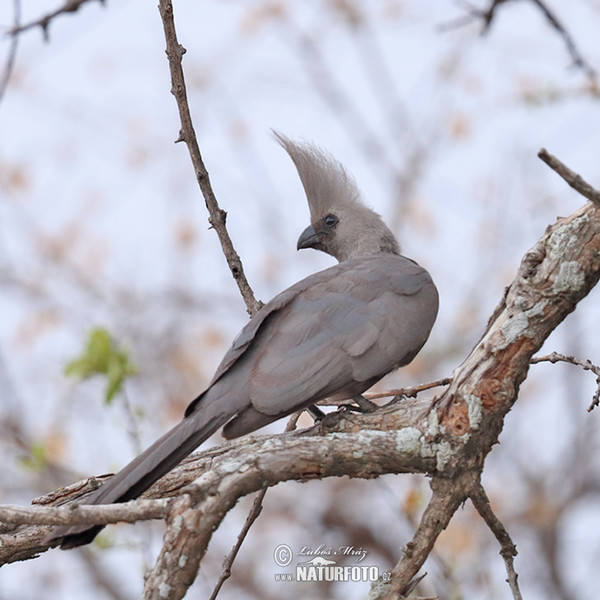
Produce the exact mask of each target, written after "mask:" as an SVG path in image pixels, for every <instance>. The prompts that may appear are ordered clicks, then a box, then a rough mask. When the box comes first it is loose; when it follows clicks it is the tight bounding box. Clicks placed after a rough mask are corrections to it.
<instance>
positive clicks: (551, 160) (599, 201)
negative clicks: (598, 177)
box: [538, 148, 600, 207]
mask: <svg viewBox="0 0 600 600" xmlns="http://www.w3.org/2000/svg"><path fill="white" fill-rule="evenodd" d="M538 157H539V158H541V159H542V160H543V161H544V162H545V163H546V164H547V165H548V166H549V167H550V168H551V169H552V170H553V171H556V172H557V173H558V174H559V175H560V176H561V177H562V178H563V179H564V180H565V181H566V182H567V183H568V184H569V185H570V186H571V187H572V188H573V189H574V190H576V191H578V192H579V193H580V194H581V195H582V196H583V197H584V198H587V199H588V200H589V201H590V202H593V203H594V204H595V205H596V206H598V207H600V192H599V191H598V190H597V189H595V188H593V187H592V186H591V185H590V184H589V183H588V182H587V181H585V179H583V177H582V176H581V175H579V174H577V173H575V171H571V169H569V167H567V165H565V164H564V163H563V162H561V161H560V160H558V158H556V156H554V155H553V154H550V153H549V152H548V151H547V150H546V148H542V149H541V150H540V151H539V152H538Z"/></svg>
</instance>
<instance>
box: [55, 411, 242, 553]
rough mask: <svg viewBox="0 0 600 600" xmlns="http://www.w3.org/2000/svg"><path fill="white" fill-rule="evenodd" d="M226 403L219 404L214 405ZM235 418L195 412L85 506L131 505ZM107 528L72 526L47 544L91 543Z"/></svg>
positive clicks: (72, 545)
mask: <svg viewBox="0 0 600 600" xmlns="http://www.w3.org/2000/svg"><path fill="white" fill-rule="evenodd" d="M219 404H220V405H221V406H223V404H221V403H219V402H216V403H213V404H212V406H213V407H215V405H219ZM231 417H232V415H231V413H230V412H228V411H221V412H219V413H218V414H216V415H215V414H214V411H211V410H210V409H209V410H206V409H205V408H204V407H203V410H201V411H195V412H193V413H192V414H190V415H189V416H187V417H185V418H184V419H183V420H181V421H180V422H179V423H178V424H177V425H175V427H173V429H171V430H170V431H168V432H167V433H165V435H163V436H162V437H161V438H159V439H158V440H157V441H156V442H154V444H152V445H151V446H150V447H149V448H147V449H146V450H145V451H144V452H142V453H141V454H140V455H139V456H137V457H136V458H134V459H133V460H132V461H131V462H130V463H129V464H128V465H126V466H125V467H123V469H121V470H120V471H119V472H118V473H117V474H116V475H114V476H113V477H112V478H111V479H109V480H108V481H107V482H106V483H104V484H103V485H102V486H101V487H100V488H98V489H97V490H96V491H95V492H93V493H92V494H91V495H90V496H89V497H87V498H85V499H84V500H83V501H82V504H112V503H116V502H127V501H128V500H132V499H134V498H137V497H138V496H139V495H140V494H142V493H143V492H145V491H146V490H147V489H148V488H149V487H150V486H151V485H152V484H153V483H154V482H155V481H158V480H159V479H160V478H161V477H162V476H163V475H165V474H166V473H168V472H169V471H170V470H171V469H172V468H173V467H175V466H176V465H177V464H178V463H179V462H181V461H182V460H183V459H184V458H185V457H186V456H187V455H188V454H190V453H191V452H193V451H194V450H195V449H196V448H197V447H198V446H199V445H200V444H201V443H202V442H204V441H205V440H206V439H208V438H209V437H210V436H211V435H212V434H213V433H214V432H215V431H216V430H217V429H219V427H221V426H222V425H223V424H224V423H225V422H227V421H228V420H229V419H230V418H231ZM103 528H104V525H72V526H68V525H65V526H60V527H56V528H55V529H53V530H52V531H51V532H50V534H49V535H48V536H47V537H46V539H45V540H44V542H45V543H46V544H48V545H49V546H58V545H60V547H61V548H62V549H63V550H64V549H68V548H75V547H77V546H82V545H84V544H88V543H89V542H91V541H92V540H93V539H94V538H95V537H96V535H97V534H98V532H100V531H101V530H102V529H103Z"/></svg>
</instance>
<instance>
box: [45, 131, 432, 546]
mask: <svg viewBox="0 0 600 600" xmlns="http://www.w3.org/2000/svg"><path fill="white" fill-rule="evenodd" d="M275 135H276V136H277V139H278V140H279V142H280V143H281V145H282V146H283V147H284V148H285V150H286V151H287V153H288V154H289V155H290V157H291V158H292V160H293V162H294V164H295V165H296V169H297V170H298V174H299V176H300V179H301V181H302V185H303V186H304V190H305V192H306V197H307V199H308V206H309V209H310V223H311V224H310V226H309V227H307V228H306V229H305V230H304V231H303V232H302V234H301V235H300V238H299V239H298V249H302V248H316V249H317V250H321V251H322V252H326V253H327V254H331V255H332V256H333V257H335V258H336V259H337V260H338V263H339V264H337V265H335V266H333V267H330V268H328V269H325V270H324V271H320V272H318V273H315V274H314V275H310V276H309V277H307V278H306V279H303V280H302V281H299V282H298V283H296V284H295V285H293V286H291V287H290V288H288V289H287V290H284V291H283V292H281V293H280V294H278V295H277V296H275V298H273V299H272V300H271V301H270V302H269V303H267V304H266V305H265V306H263V307H262V308H261V309H260V310H259V311H258V312H257V313H256V314H255V315H254V316H253V317H252V318H251V319H250V321H249V322H248V323H247V325H246V326H245V327H244V328H243V329H242V331H241V333H240V334H239V335H238V336H237V337H236V338H235V340H234V341H233V344H232V346H231V348H230V349H229V350H228V351H227V353H226V354H225V356H224V358H223V360H222V361H221V364H220V365H219V367H218V369H217V372H216V373H215V375H214V377H213V379H212V381H211V382H210V384H209V386H208V388H207V389H206V390H205V391H204V392H202V393H201V394H200V395H199V396H198V397H197V398H196V399H195V400H194V401H193V402H192V403H191V404H190V405H189V406H188V407H187V409H186V411H185V416H184V418H183V419H182V420H181V421H180V422H179V423H178V424H177V425H175V427H173V429H171V430H170V431H168V432H167V433H166V434H165V435H163V436H162V437H161V438H160V439H159V440H158V441H156V442H155V443H154V444H152V446H150V447H149V448H148V449H147V450H146V451H145V452H143V453H142V454H140V455H139V456H138V457H137V458H135V459H134V460H133V461H131V462H130V463H129V464H128V465H127V466H125V467H124V468H123V469H122V470H121V471H119V472H118V473H117V474H116V475H114V476H113V477H112V478H111V479H110V480H108V481H107V482H106V483H104V484H103V485H102V486H101V487H100V488H99V489H98V490H96V491H94V492H93V493H92V494H91V495H90V496H89V497H88V498H86V499H85V500H84V501H83V503H84V504H109V503H113V502H125V501H127V500H131V499H133V498H137V497H138V496H139V495H140V494H142V493H143V492H144V491H145V490H147V489H148V488H149V487H150V486H151V485H152V484H153V483H154V482H155V481H157V480H158V479H159V478H160V477H162V476H163V475H164V474H165V473H167V472H168V471H170V470H171V469H172V468H173V467H175V465H177V464H178V463H179V462H180V461H181V460H182V459H183V458H185V457H186V456H187V455H188V454H190V453H191V452H192V451H193V450H194V449H195V448H196V447H197V446H199V445H200V444H201V443H202V442H204V441H205V440H206V439H207V438H208V437H209V436H211V435H212V434H213V433H214V432H215V431H217V429H219V428H220V427H222V426H223V435H224V436H225V437H226V438H227V439H231V438H235V437H238V436H241V435H244V434H246V433H250V432H251V431H254V430H256V429H258V428H260V427H262V426H263V425H267V424H268V423H271V422H272V421H275V420H277V419H280V418H282V417H284V416H286V415H289V414H291V413H293V412H295V411H298V410H301V409H304V408H309V407H311V406H312V405H314V404H315V402H318V401H319V400H324V399H325V398H329V399H337V400H341V399H355V400H357V401H358V402H360V400H361V399H362V396H361V394H362V393H363V392H364V391H365V390H367V389H368V388H369V387H371V386H372V385H373V384H374V383H376V382H377V381H378V380H379V379H381V378H382V377H383V376H384V375H386V374H387V373H389V372H390V371H392V370H393V369H396V368H398V367H401V366H403V365H407V364H408V363H409V362H411V361H412V359H413V358H414V357H415V355H416V354H417V352H419V350H420V349H421V347H422V346H423V344H424V343H425V341H426V340H427V338H428V337H429V332H430V331H431V328H432V327H433V323H434V321H435V318H436V316H437V311H438V294H437V290H436V288H435V285H434V284H433V281H432V280H431V277H430V275H429V273H428V272H427V271H425V269H423V268H421V267H420V266H419V265H418V264H417V263H415V262H414V261H412V260H410V259H409V258H406V257H404V256H401V255H400V251H399V248H398V243H397V241H396V239H395V237H394V235H393V234H392V232H391V231H390V229H389V228H388V227H387V226H386V225H385V224H384V222H383V221H382V219H381V217H380V216H379V215H378V214H377V213H375V212H374V211H372V210H371V209H370V208H367V207H366V206H365V205H364V204H363V203H362V202H361V199H360V192H359V191H358V189H357V187H356V184H355V182H354V180H353V179H352V177H351V176H350V175H349V174H348V173H347V172H346V171H345V169H344V168H343V167H342V165H341V164H339V163H338V162H337V161H336V160H334V159H333V158H332V157H331V156H330V155H329V154H327V153H325V152H322V151H321V150H319V149H318V148H315V147H314V146H311V145H307V144H298V143H295V142H293V141H291V140H289V139H288V138H286V137H284V136H283V135H281V134H278V133H276V134H275ZM101 529H102V526H100V525H98V526H90V525H81V526H65V527H57V528H55V529H54V530H53V531H52V532H51V534H50V536H48V538H47V539H46V542H47V543H48V544H50V545H52V546H56V545H60V546H61V547H62V548H72V547H75V546H80V545H82V544H87V543H88V542H91V541H92V540H93V539H94V537H95V536H96V534H97V533H98V532H99V531H100V530H101Z"/></svg>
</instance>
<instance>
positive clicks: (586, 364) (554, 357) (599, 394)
mask: <svg viewBox="0 0 600 600" xmlns="http://www.w3.org/2000/svg"><path fill="white" fill-rule="evenodd" d="M541 362H551V363H553V364H554V363H557V362H566V363H569V364H572V365H575V366H578V367H581V368H582V369H583V370H584V371H591V372H592V373H594V375H596V384H597V386H598V387H597V388H596V391H595V392H594V395H593V397H592V403H591V404H590V406H589V407H588V409H587V410H588V412H591V411H592V410H593V409H594V408H595V407H596V406H598V403H599V402H600V366H598V365H595V364H594V363H592V361H591V360H589V359H586V360H583V359H581V358H577V357H575V356H566V355H564V354H559V353H558V352H552V353H551V354H548V355H546V356H534V357H533V358H532V359H531V364H532V365H534V364H537V363H541Z"/></svg>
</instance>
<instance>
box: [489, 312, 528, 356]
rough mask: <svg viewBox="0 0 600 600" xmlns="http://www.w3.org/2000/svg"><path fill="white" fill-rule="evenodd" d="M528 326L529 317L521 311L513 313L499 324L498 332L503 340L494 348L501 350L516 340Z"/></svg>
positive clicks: (524, 332)
mask: <svg viewBox="0 0 600 600" xmlns="http://www.w3.org/2000/svg"><path fill="white" fill-rule="evenodd" d="M528 327H529V319H528V318H527V315H526V314H525V313H523V312H518V313H515V314H514V315H512V316H511V317H510V318H507V319H506V320H505V321H504V323H502V325H501V326H500V332H501V333H502V335H503V336H504V341H503V342H502V344H500V345H498V346H497V347H496V349H497V350H502V349H503V348H506V347H507V346H510V345H511V344H512V343H514V342H516V341H517V340H518V339H519V338H520V337H521V336H522V335H525V334H526V333H527V329H528Z"/></svg>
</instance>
